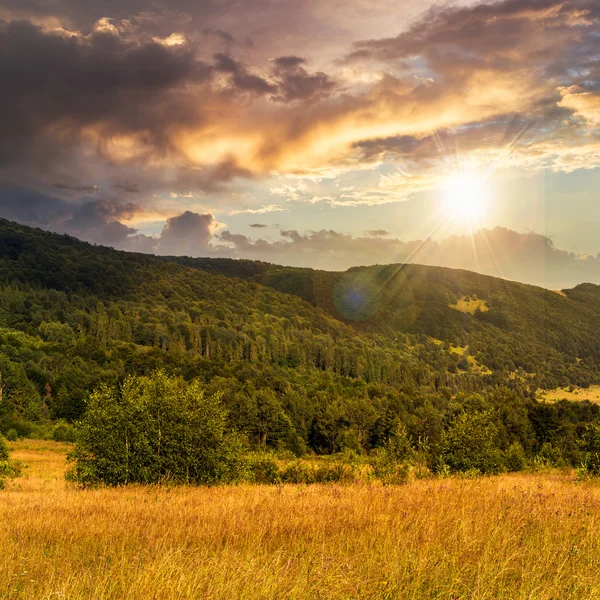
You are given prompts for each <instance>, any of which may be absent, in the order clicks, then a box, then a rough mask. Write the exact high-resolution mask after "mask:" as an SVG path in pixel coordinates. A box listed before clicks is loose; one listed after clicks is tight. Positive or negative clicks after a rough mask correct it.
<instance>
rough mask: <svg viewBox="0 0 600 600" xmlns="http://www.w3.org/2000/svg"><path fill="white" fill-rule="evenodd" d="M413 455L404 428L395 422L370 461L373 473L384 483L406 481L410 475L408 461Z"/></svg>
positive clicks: (393, 483)
mask: <svg viewBox="0 0 600 600" xmlns="http://www.w3.org/2000/svg"><path fill="white" fill-rule="evenodd" d="M414 455H415V451H414V449H413V447H412V445H411V443H410V439H409V437H408V433H407V431H406V428H405V427H404V425H402V423H400V422H397V423H396V424H395V425H394V427H393V428H392V431H391V433H390V437H389V438H388V441H387V442H386V444H385V446H384V447H383V448H380V449H379V451H378V452H377V455H376V456H375V459H374V460H373V462H372V468H373V475H374V476H375V477H376V478H377V479H380V480H381V481H382V482H383V483H385V484H391V485H400V484H403V483H406V482H407V481H408V479H409V475H410V467H409V462H410V461H411V460H412V459H413V458H414Z"/></svg>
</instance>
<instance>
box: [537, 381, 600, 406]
mask: <svg viewBox="0 0 600 600" xmlns="http://www.w3.org/2000/svg"><path fill="white" fill-rule="evenodd" d="M539 399H540V400H544V401H546V402H558V401H559V400H570V401H572V402H583V401H584V400H589V401H590V402H593V403H594V404H600V385H590V386H589V387H588V388H580V387H572V388H557V389H555V390H544V391H543V392H540V393H539Z"/></svg>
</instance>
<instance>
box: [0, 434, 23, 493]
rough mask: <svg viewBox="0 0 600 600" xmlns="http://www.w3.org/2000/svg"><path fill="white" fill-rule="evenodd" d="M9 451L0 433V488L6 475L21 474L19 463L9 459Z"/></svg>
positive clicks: (4, 482) (2, 486)
mask: <svg viewBox="0 0 600 600" xmlns="http://www.w3.org/2000/svg"><path fill="white" fill-rule="evenodd" d="M9 458H10V451H9V449H8V446H7V444H6V442H5V441H4V438H3V437H2V436H1V435H0V490H1V489H3V488H4V486H5V484H6V479H7V478H8V477H19V476H20V475H21V464H20V463H18V462H13V461H10V460H9Z"/></svg>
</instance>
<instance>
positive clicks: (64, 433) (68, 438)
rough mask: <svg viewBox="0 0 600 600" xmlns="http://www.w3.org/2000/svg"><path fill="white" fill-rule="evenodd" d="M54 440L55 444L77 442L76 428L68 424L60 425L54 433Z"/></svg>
mask: <svg viewBox="0 0 600 600" xmlns="http://www.w3.org/2000/svg"><path fill="white" fill-rule="evenodd" d="M52 439H53V440H54V441H55V442H70V443H73V442H74V441H75V428H74V427H73V426H72V425H69V424H68V423H58V424H57V425H56V426H55V427H54V429H53V431H52Z"/></svg>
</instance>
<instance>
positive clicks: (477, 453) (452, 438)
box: [433, 411, 504, 475]
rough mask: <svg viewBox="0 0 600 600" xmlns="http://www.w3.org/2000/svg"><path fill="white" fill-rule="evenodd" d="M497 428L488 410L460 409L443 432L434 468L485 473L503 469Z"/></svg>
mask: <svg viewBox="0 0 600 600" xmlns="http://www.w3.org/2000/svg"><path fill="white" fill-rule="evenodd" d="M498 437H499V433H498V427H497V425H496V424H495V423H494V420H493V418H492V414H491V413H490V412H489V411H479V412H473V413H471V412H465V411H463V412H460V413H459V414H458V415H457V416H456V417H455V418H454V420H453V421H452V423H451V424H450V425H449V426H448V428H447V429H446V430H445V431H444V432H443V434H442V439H441V443H440V446H439V449H438V453H437V457H436V459H437V460H436V461H435V464H434V465H433V467H434V470H436V471H449V472H451V473H469V474H473V473H475V472H477V473H479V474H482V475H488V474H494V473H499V472H501V471H502V470H503V469H504V460H503V458H504V457H503V456H502V451H501V450H500V448H499V440H498Z"/></svg>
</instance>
